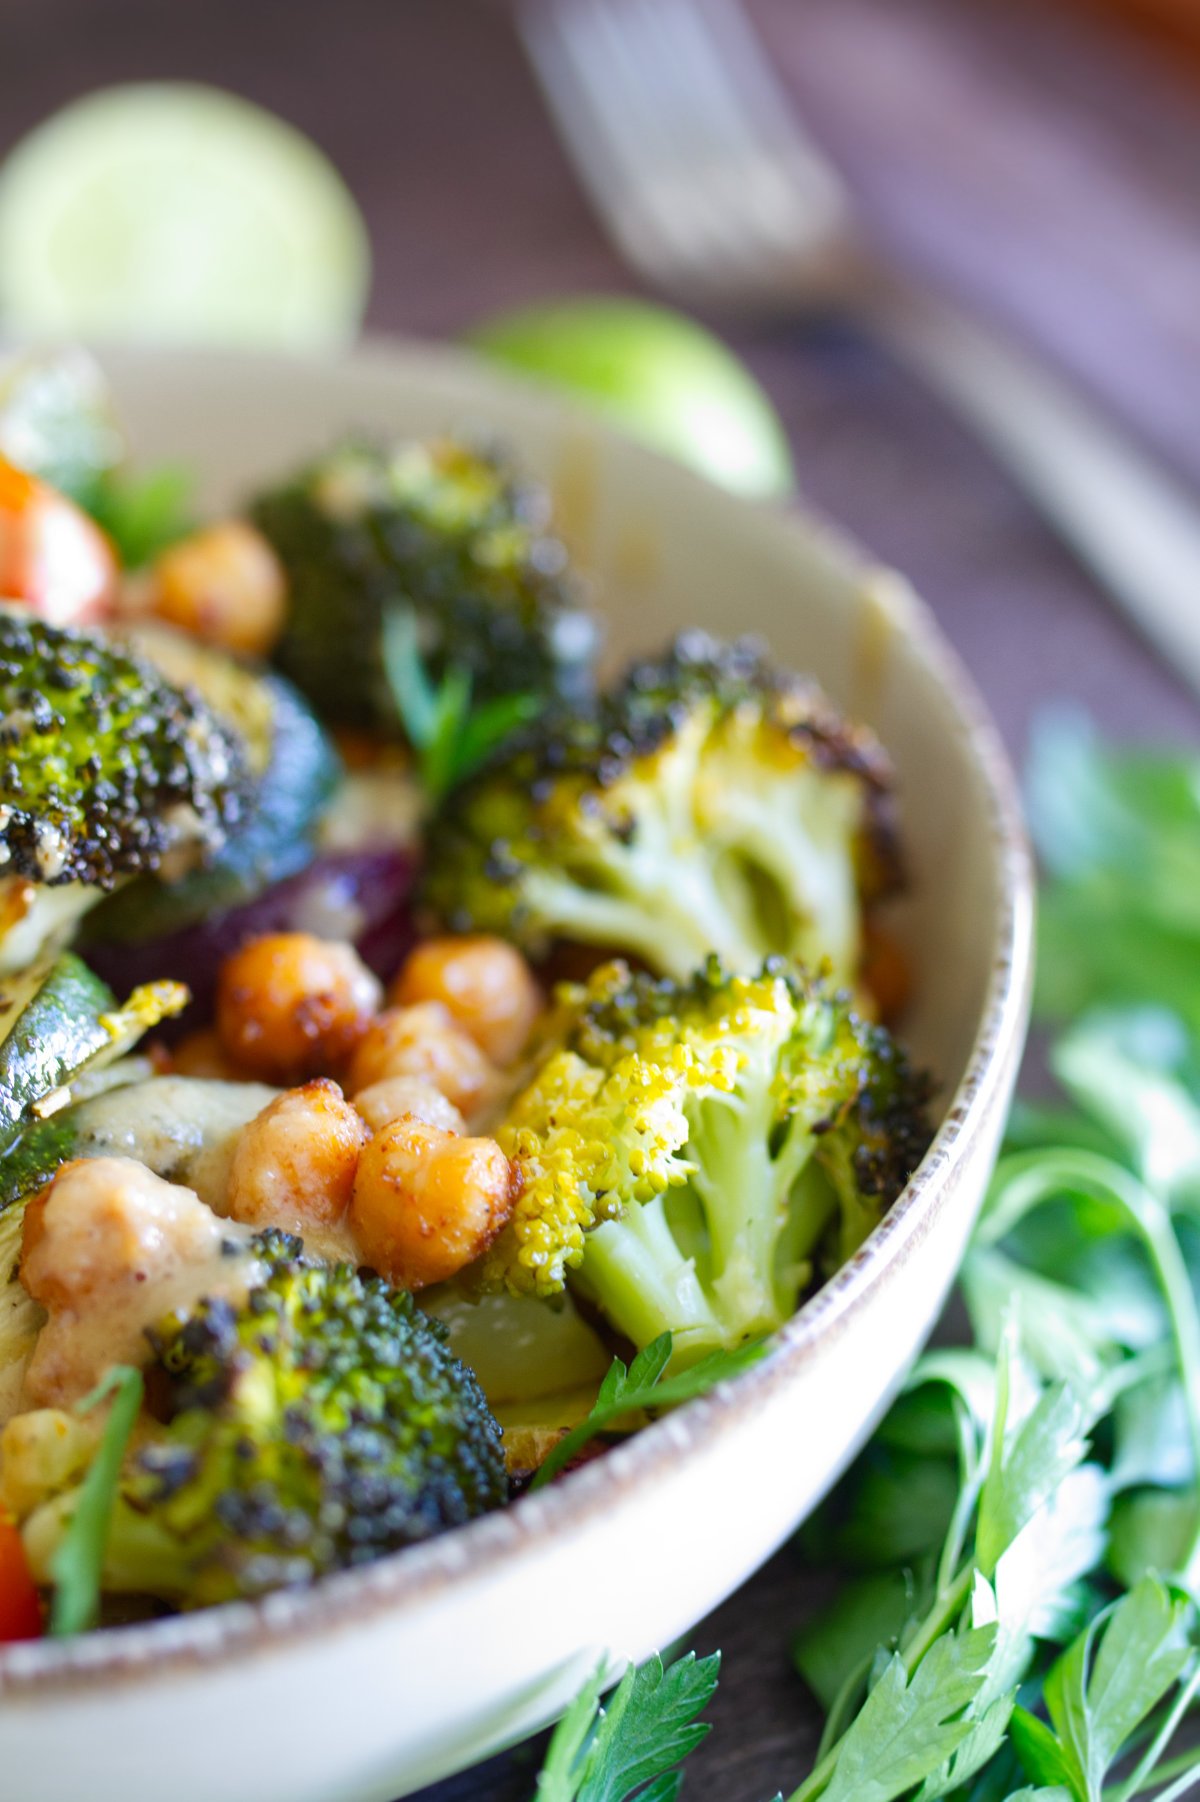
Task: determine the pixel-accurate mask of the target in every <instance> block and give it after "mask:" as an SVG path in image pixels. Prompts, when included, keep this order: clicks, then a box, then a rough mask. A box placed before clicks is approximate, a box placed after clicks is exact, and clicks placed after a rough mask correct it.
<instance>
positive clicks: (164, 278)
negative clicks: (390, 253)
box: [0, 82, 370, 350]
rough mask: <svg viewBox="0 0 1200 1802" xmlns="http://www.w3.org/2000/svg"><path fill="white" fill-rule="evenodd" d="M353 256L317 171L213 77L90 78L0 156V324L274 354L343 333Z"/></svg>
mask: <svg viewBox="0 0 1200 1802" xmlns="http://www.w3.org/2000/svg"><path fill="white" fill-rule="evenodd" d="M369 276H370V252H369V248H368V244H367V235H366V230H365V228H364V225H363V221H362V217H361V215H360V213H359V211H358V208H357V206H356V205H355V203H354V200H353V199H352V197H351V195H350V192H349V190H348V189H347V188H346V186H345V184H344V182H343V181H342V179H341V177H340V176H339V175H338V174H337V171H336V170H335V169H334V167H333V165H332V164H331V163H330V162H329V161H328V159H327V158H326V157H325V156H324V155H322V153H321V151H319V150H318V149H317V147H316V146H315V145H314V144H312V143H310V142H309V140H308V139H307V138H306V137H304V136H303V135H302V134H301V133H300V132H298V131H295V130H294V129H293V128H292V127H291V126H290V125H285V124H284V123H283V121H282V120H281V119H277V118H275V117H274V116H273V115H272V114H271V113H267V112H264V111H263V110H262V109H261V108H260V107H256V106H252V105H251V104H250V103H249V102H248V101H245V100H239V99H237V98H236V97H235V96H234V95H232V94H225V93H222V92H221V91H220V90H219V89H217V88H209V87H202V86H195V85H192V84H190V83H176V82H152V83H147V84H144V85H137V86H130V87H117V88H105V89H101V90H100V91H99V92H97V93H94V94H90V95H88V96H87V97H86V98H85V99H83V100H79V101H76V102H75V103H74V104H73V105H71V106H68V107H66V108H64V110H63V111H62V112H60V113H56V114H55V115H54V116H53V117H52V118H50V119H48V120H47V121H46V122H45V123H44V124H43V125H40V126H38V127H37V129H36V130H35V131H33V132H31V133H30V134H29V136H28V137H27V138H24V139H23V140H22V142H21V143H20V144H18V145H17V147H16V149H15V150H14V151H13V152H12V154H11V155H10V156H9V157H8V158H7V160H6V161H5V162H4V164H3V166H2V167H0V324H2V325H3V326H4V327H5V328H7V329H8V330H10V331H12V332H14V333H21V334H26V335H29V334H37V335H47V334H60V335H61V334H70V335H77V336H82V337H90V338H98V339H109V340H129V339H139V340H150V341H154V342H158V343H163V342H170V343H176V344H178V343H190V344H197V343H206V344H214V343H219V344H242V345H260V346H270V347H276V348H283V349H301V350H302V349H309V348H314V349H315V348H321V347H326V346H330V345H337V344H341V343H345V342H346V341H347V340H349V339H350V338H352V337H353V335H354V333H355V332H356V331H357V329H358V326H359V324H360V322H361V319H362V314H363V308H364V306H365V303H366V295H367V286H368V281H369Z"/></svg>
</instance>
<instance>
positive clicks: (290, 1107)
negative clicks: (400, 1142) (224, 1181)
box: [225, 1078, 370, 1237]
mask: <svg viewBox="0 0 1200 1802" xmlns="http://www.w3.org/2000/svg"><path fill="white" fill-rule="evenodd" d="M369 1136H370V1135H369V1133H368V1130H367V1126H366V1123H365V1122H364V1121H363V1119H362V1118H361V1116H360V1115H359V1114H358V1113H357V1111H356V1110H355V1109H354V1108H352V1107H351V1106H350V1103H349V1102H348V1101H346V1100H345V1099H344V1098H343V1095H342V1091H341V1090H340V1089H339V1088H338V1086H337V1084H336V1083H335V1082H328V1081H326V1080H325V1079H324V1078H318V1079H317V1080H316V1081H314V1082H308V1083H305V1085H304V1087H303V1088H302V1089H289V1090H288V1092H287V1094H285V1095H277V1096H276V1098H275V1100H274V1101H272V1102H270V1103H268V1105H267V1106H266V1107H265V1108H264V1109H263V1111H262V1113H261V1114H256V1115H255V1116H254V1119H253V1120H251V1121H250V1123H249V1125H248V1126H246V1127H244V1128H243V1129H242V1132H241V1134H240V1135H239V1138H238V1142H237V1145H236V1147H235V1149H234V1153H233V1162H232V1163H231V1164H230V1167H229V1187H228V1189H227V1191H226V1197H225V1207H226V1211H227V1212H228V1213H229V1214H230V1215H232V1217H233V1218H234V1219H235V1220H241V1221H244V1222H245V1223H246V1225H247V1226H281V1227H283V1228H284V1229H285V1230H286V1231H287V1232H292V1233H299V1234H300V1235H301V1237H303V1236H304V1235H305V1234H306V1233H308V1232H310V1231H311V1230H312V1229H314V1228H316V1229H318V1230H321V1229H325V1228H328V1227H333V1226H337V1225H338V1224H339V1223H340V1221H341V1220H342V1218H343V1216H344V1215H345V1213H346V1211H347V1209H348V1208H349V1206H350V1194H351V1191H352V1189H353V1187H354V1173H355V1170H356V1169H357V1168H358V1154H359V1152H360V1151H361V1150H362V1148H363V1146H364V1145H365V1144H366V1142H367V1139H368V1138H369Z"/></svg>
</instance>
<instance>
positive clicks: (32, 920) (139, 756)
mask: <svg viewBox="0 0 1200 1802" xmlns="http://www.w3.org/2000/svg"><path fill="white" fill-rule="evenodd" d="M0 753H2V755H0V968H3V969H9V970H11V969H15V968H19V967H21V965H23V964H24V963H26V962H30V961H32V959H33V958H34V957H35V956H36V955H37V954H38V952H39V951H40V950H41V949H42V947H43V946H44V944H45V943H46V942H47V939H48V938H50V937H52V936H55V935H56V934H62V933H65V931H66V930H67V929H69V926H70V924H71V923H72V921H73V919H74V918H76V917H78V915H79V914H80V913H81V912H83V911H84V908H85V907H86V906H87V905H89V904H90V902H91V901H93V900H96V899H98V898H99V895H100V893H101V892H103V891H104V890H107V889H111V888H112V887H113V886H114V885H115V884H116V883H117V882H118V881H119V880H121V879H122V878H123V877H126V876H130V875H134V874H137V873H139V872H142V871H146V870H155V869H158V868H160V867H161V866H162V865H163V864H164V861H165V860H167V859H168V858H169V859H170V862H171V865H172V867H181V866H186V865H187V864H189V863H191V862H196V861H200V860H202V859H203V858H204V857H205V856H206V855H208V854H209V853H211V851H212V850H214V849H215V848H216V847H217V846H219V845H220V844H221V843H222V841H223V840H224V837H225V834H226V831H227V830H228V829H229V828H230V827H231V826H232V825H233V824H234V823H235V822H236V821H237V820H238V819H239V818H240V817H241V814H242V811H243V807H244V767H243V752H242V745H241V741H240V739H239V737H238V735H237V733H236V732H234V731H233V730H232V729H231V728H230V727H228V726H227V725H225V724H224V723H222V721H221V720H220V719H219V718H218V717H217V716H216V714H214V713H213V712H212V711H211V710H210V709H209V708H208V707H207V706H206V705H205V704H204V702H202V701H201V700H200V699H199V697H198V696H197V695H196V694H194V693H193V692H191V691H190V690H187V689H181V688H176V687H174V686H172V685H171V684H170V683H168V682H167V681H165V680H164V679H163V677H162V676H160V675H159V674H158V673H157V672H156V671H155V670H154V669H152V668H151V667H150V665H149V664H148V663H145V662H143V661H142V660H141V659H140V658H138V657H136V656H134V655H132V654H130V653H129V652H127V651H125V650H121V649H118V648H117V647H116V646H115V645H112V644H109V643H107V642H106V641H105V640H104V639H103V638H101V637H99V636H96V635H94V634H92V633H89V632H82V631H67V630H64V629H62V628H59V627H56V626H50V625H47V624H46V623H45V622H44V621H42V620H39V619H35V618H34V617H33V616H32V615H30V614H27V613H22V612H21V611H19V610H18V609H16V608H5V607H2V606H0Z"/></svg>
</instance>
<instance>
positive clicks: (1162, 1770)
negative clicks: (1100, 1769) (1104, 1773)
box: [1103, 1658, 1200, 1802]
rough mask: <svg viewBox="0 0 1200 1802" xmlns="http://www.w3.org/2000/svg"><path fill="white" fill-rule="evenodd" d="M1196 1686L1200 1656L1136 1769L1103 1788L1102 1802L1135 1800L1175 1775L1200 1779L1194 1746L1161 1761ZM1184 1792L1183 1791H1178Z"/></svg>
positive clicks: (1199, 1757)
mask: <svg viewBox="0 0 1200 1802" xmlns="http://www.w3.org/2000/svg"><path fill="white" fill-rule="evenodd" d="M1197 1689H1200V1658H1196V1659H1195V1660H1194V1661H1193V1664H1192V1668H1191V1670H1190V1671H1189V1672H1188V1675H1187V1678H1186V1680H1185V1681H1184V1682H1183V1683H1181V1684H1180V1687H1179V1693H1178V1694H1177V1695H1176V1697H1175V1700H1174V1702H1173V1703H1172V1705H1171V1707H1170V1709H1169V1710H1168V1712H1167V1715H1166V1717H1165V1719H1164V1720H1163V1723H1162V1725H1161V1727H1160V1728H1159V1730H1158V1732H1157V1733H1156V1734H1155V1735H1154V1738H1153V1739H1152V1740H1151V1742H1150V1744H1149V1746H1148V1747H1147V1748H1146V1750H1145V1752H1144V1753H1143V1754H1142V1756H1141V1758H1140V1759H1139V1760H1138V1762H1137V1764H1136V1765H1135V1767H1134V1769H1133V1770H1132V1771H1131V1772H1130V1774H1129V1776H1128V1777H1126V1778H1125V1779H1124V1781H1123V1782H1121V1783H1118V1784H1116V1785H1114V1786H1112V1787H1110V1788H1109V1789H1106V1790H1105V1791H1104V1797H1103V1802H1133V1798H1134V1796H1140V1795H1141V1794H1142V1793H1143V1791H1145V1790H1149V1789H1153V1790H1157V1789H1158V1788H1159V1786H1160V1784H1162V1783H1169V1782H1170V1780H1171V1778H1172V1777H1174V1776H1188V1775H1189V1774H1193V1773H1194V1774H1195V1775H1196V1777H1197V1779H1198V1780H1200V1753H1198V1752H1197V1751H1196V1750H1195V1748H1193V1749H1192V1751H1190V1752H1185V1753H1183V1754H1182V1755H1181V1756H1180V1757H1178V1758H1175V1759H1172V1760H1170V1761H1169V1762H1168V1763H1166V1764H1160V1763H1159V1760H1160V1758H1161V1757H1162V1754H1163V1753H1164V1752H1165V1751H1166V1749H1167V1747H1168V1746H1169V1745H1170V1743H1171V1740H1172V1738H1173V1737H1174V1734H1175V1730H1176V1728H1177V1727H1178V1726H1179V1723H1180V1721H1182V1719H1183V1717H1184V1715H1185V1714H1186V1713H1187V1712H1188V1709H1189V1708H1190V1707H1191V1705H1192V1700H1193V1698H1194V1696H1195V1694H1196V1691H1197ZM1176 1793H1177V1794H1179V1795H1182V1794H1183V1793H1184V1792H1183V1791H1182V1790H1179V1791H1177V1792H1176Z"/></svg>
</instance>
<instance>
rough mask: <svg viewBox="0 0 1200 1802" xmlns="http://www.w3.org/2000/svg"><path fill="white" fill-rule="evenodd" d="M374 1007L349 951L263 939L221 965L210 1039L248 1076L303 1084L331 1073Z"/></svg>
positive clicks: (373, 993)
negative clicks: (214, 1033)
mask: <svg viewBox="0 0 1200 1802" xmlns="http://www.w3.org/2000/svg"><path fill="white" fill-rule="evenodd" d="M379 1001H380V987H379V983H378V982H377V981H376V979H375V977H374V976H372V974H371V972H370V970H368V969H367V966H366V965H365V964H364V963H363V961H362V959H361V958H360V957H359V955H358V952H357V951H356V950H355V949H354V947H353V945H345V944H336V943H333V942H331V941H329V940H326V939H318V938H314V937H313V936H312V935H311V934H310V933H307V932H277V933H269V934H267V936H266V937H264V938H259V939H251V941H250V943H249V944H248V945H244V946H243V947H242V949H241V950H240V951H235V952H234V954H233V956H232V957H229V958H226V960H225V962H224V964H223V965H222V966H221V973H220V977H219V979H218V982H217V1034H218V1037H219V1038H220V1041H221V1046H222V1049H223V1050H224V1052H225V1054H226V1056H227V1057H229V1058H231V1059H232V1061H233V1062H234V1063H235V1064H238V1065H241V1066H242V1068H243V1069H245V1070H246V1071H247V1072H248V1073H249V1074H250V1075H252V1076H258V1077H261V1078H262V1079H263V1081H265V1082H278V1083H295V1082H303V1081H304V1079H305V1078H306V1077H309V1076H320V1075H324V1074H326V1073H327V1072H329V1071H331V1070H332V1071H336V1070H337V1069H338V1068H339V1066H340V1065H341V1064H342V1063H343V1062H344V1060H345V1059H346V1058H347V1057H348V1056H349V1055H350V1053H351V1052H352V1051H353V1050H354V1048H355V1046H356V1045H357V1044H358V1042H359V1040H360V1039H361V1038H362V1037H363V1034H364V1033H365V1032H366V1030H367V1027H368V1025H369V1023H370V1020H371V1016H372V1015H373V1014H374V1012H375V1010H376V1008H377V1007H378V1006H379ZM354 1086H355V1087H356V1088H358V1087H365V1084H360V1083H358V1082H356V1083H355V1085H354Z"/></svg>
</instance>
